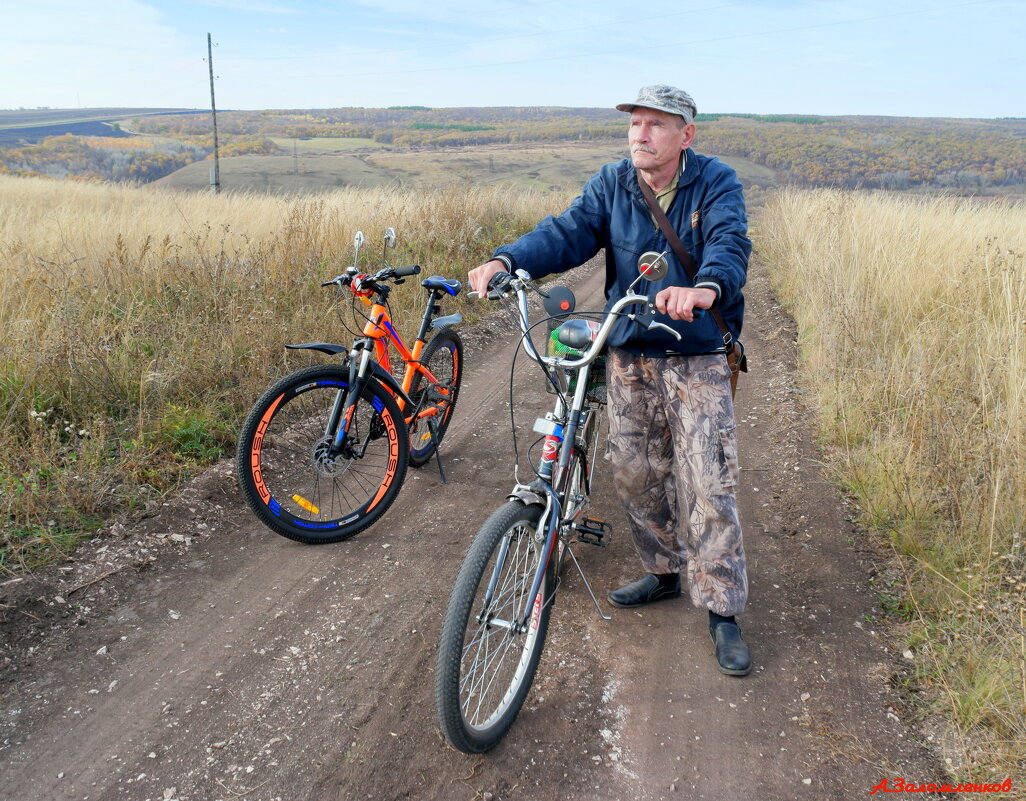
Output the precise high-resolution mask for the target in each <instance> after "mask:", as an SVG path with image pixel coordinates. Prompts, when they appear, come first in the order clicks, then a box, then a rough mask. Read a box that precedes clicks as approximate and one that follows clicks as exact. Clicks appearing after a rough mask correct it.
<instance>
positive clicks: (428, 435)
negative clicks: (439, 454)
mask: <svg viewBox="0 0 1026 801" xmlns="http://www.w3.org/2000/svg"><path fill="white" fill-rule="evenodd" d="M429 439H431V432H430V431H428V432H427V433H426V434H421V435H420V441H421V444H423V443H425V442H427V441H428V440H429Z"/></svg>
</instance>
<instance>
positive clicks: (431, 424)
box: [427, 417, 449, 484]
mask: <svg viewBox="0 0 1026 801" xmlns="http://www.w3.org/2000/svg"><path fill="white" fill-rule="evenodd" d="M427 426H428V431H429V432H431V441H432V442H433V443H434V444H435V462H437V463H438V477H439V478H440V479H441V480H442V483H443V484H448V483H449V482H448V481H446V480H445V470H444V469H443V468H442V448H441V445H442V443H440V442H439V441H438V429H437V428H436V427H435V421H434V418H432V417H429V418H428V421H427Z"/></svg>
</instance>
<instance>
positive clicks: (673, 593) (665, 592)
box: [609, 573, 680, 609]
mask: <svg viewBox="0 0 1026 801" xmlns="http://www.w3.org/2000/svg"><path fill="white" fill-rule="evenodd" d="M675 575H676V574H675ZM679 597H680V576H679V575H676V579H675V580H674V581H673V582H672V583H671V584H669V586H667V585H665V584H663V583H662V582H661V581H660V580H659V578H658V576H656V575H654V574H652V573H646V574H645V576H644V578H640V579H638V580H637V581H634V582H631V583H630V584H628V585H627V586H625V587H621V588H620V589H618V590H613V591H612V592H611V593H609V603H611V604H612V605H613V606H620V607H623V608H624V609H629V608H630V607H632V606H643V605H644V604H650V603H652V602H653V601H665V600H668V599H670V598H679Z"/></svg>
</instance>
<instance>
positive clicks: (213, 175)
mask: <svg viewBox="0 0 1026 801" xmlns="http://www.w3.org/2000/svg"><path fill="white" fill-rule="evenodd" d="M207 66H208V67H209V68H210V116H211V118H212V119H213V120H214V168H213V169H212V170H211V171H210V189H211V191H212V192H213V193H214V194H215V195H216V194H217V193H218V192H220V191H221V165H220V163H219V162H218V157H217V106H216V105H215V103H214V50H213V45H211V43H210V34H209V33H208V34H207Z"/></svg>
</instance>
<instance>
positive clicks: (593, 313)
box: [503, 303, 629, 478]
mask: <svg viewBox="0 0 1026 801" xmlns="http://www.w3.org/2000/svg"><path fill="white" fill-rule="evenodd" d="M503 308H504V309H505V310H506V311H507V312H508V313H509V314H510V316H511V317H513V318H514V320H516V321H517V322H518V327H519V317H518V316H515V313H514V312H513V310H512V304H511V303H506V304H503ZM573 314H574V319H577V318H584V319H587V318H588V317H589V316H591V317H603V316H607V315H609V314H610V313H609V312H606V311H581V312H578V311H575V312H573ZM616 316H617V317H629V314H626V313H624V312H616ZM556 319H559V318H558V317H552V316H548V317H543V318H542V319H541V320H538V321H537V322H535V323H532V324H531V325H530V326H528V328H527V331H526V332H523V333H521V335H520V345H521V346H522V345H523V343H524V340H525V339H527V338H528V337H529V336H530V334H531V331H532V330H534V328H536V327H537V326H539V325H541V324H542V323H547V322H548V321H550V320H556ZM567 319H569V317H567ZM554 330H555V329H554ZM520 350H521V348H520V347H517V348H516V350H514V351H513V360H512V362H511V364H510V371H509V422H510V433H511V434H512V437H513V459H514V463H515V464H518V465H519V464H520V449H519V448H518V447H517V426H516V417H515V414H514V406H513V378H514V376H515V375H516V364H517V357H518V356H519V355H520ZM536 350H537V349H536ZM531 361H533V362H534V363H535V364H536V365H538V367H539V368H540V369H541V371H542V373H543V374H544V375H545V380H546V381H548V382H549V384H551V385H552V388H553V390H554V392H555V394H556V395H557V396H559V397H560V398H562V400H563V406H564V407H568V406H569V404H568V403H567V399H568V397H569V393H563V392H561V391H560V389H559V386H558V385H557V384H556V381H555V378H553V375H552V373H551V372H550V371H549V368H548V367H546V366H545V365H543V364H541V363H540V362H538V361H536V360H534V359H532V360H531ZM542 439H544V437H541V438H540V439H537V440H535V441H534V442H533V443H532V444H531V445H529V446H528V448H527V461H528V466H529V467H530V468H531V472H533V473H534V474H535V476H536V477H537V478H541V475H540V474H539V473H538V469H537V468H536V467H535V466H534V463H533V462H532V461H531V449H532V448H534V446H535V445H537V444H538V443H539V442H541V440H542Z"/></svg>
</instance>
